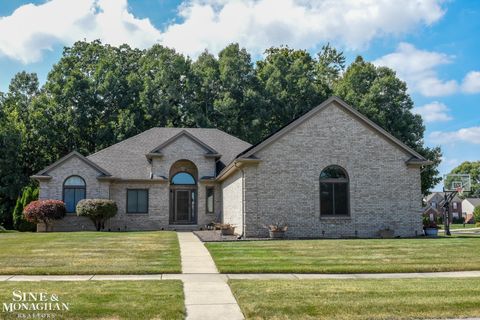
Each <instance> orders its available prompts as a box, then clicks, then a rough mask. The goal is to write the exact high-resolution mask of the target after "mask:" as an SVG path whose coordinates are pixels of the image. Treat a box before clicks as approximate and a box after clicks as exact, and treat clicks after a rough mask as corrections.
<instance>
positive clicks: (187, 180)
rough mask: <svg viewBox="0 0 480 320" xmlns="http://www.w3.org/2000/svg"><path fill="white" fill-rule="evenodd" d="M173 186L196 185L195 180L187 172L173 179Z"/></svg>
mask: <svg viewBox="0 0 480 320" xmlns="http://www.w3.org/2000/svg"><path fill="white" fill-rule="evenodd" d="M172 184H196V182H195V178H194V177H193V176H192V175H191V174H190V173H187V172H179V173H177V174H176V175H174V176H173V178H172Z"/></svg>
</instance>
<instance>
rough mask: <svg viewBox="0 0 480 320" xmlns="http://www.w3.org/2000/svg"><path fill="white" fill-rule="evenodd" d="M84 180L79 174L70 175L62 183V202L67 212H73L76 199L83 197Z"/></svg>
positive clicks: (84, 189)
mask: <svg viewBox="0 0 480 320" xmlns="http://www.w3.org/2000/svg"><path fill="white" fill-rule="evenodd" d="M85 191H86V184H85V180H83V178H82V177H79V176H71V177H68V178H67V179H65V182H64V183H63V202H65V207H66V209H67V212H75V208H76V207H77V203H78V201H80V200H82V199H85V194H86V192H85Z"/></svg>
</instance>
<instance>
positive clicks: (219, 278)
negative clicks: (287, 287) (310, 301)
mask: <svg viewBox="0 0 480 320" xmlns="http://www.w3.org/2000/svg"><path fill="white" fill-rule="evenodd" d="M479 277H480V271H453V272H414V273H345V274H339V273H336V274H328V273H217V274H214V273H190V274H189V273H183V274H178V273H164V274H118V275H117V274H112V275H93V274H91V275H61V276H49V275H40V276H28V275H6V276H1V275H0V281H148V280H181V281H191V282H208V281H209V280H212V281H213V282H224V283H227V281H228V280H230V279H232V280H233V279H240V280H273V279H275V280H282V279H283V280H303V279H305V280H306V279H418V278H479Z"/></svg>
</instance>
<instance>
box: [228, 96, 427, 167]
mask: <svg viewBox="0 0 480 320" xmlns="http://www.w3.org/2000/svg"><path fill="white" fill-rule="evenodd" d="M332 103H334V104H335V105H336V106H338V107H340V108H341V109H343V110H344V111H346V112H347V113H348V114H350V115H351V116H352V117H354V118H356V119H357V120H358V121H360V122H362V123H363V124H364V125H365V126H366V127H367V128H369V129H371V130H372V131H373V132H375V133H377V134H378V135H380V136H381V137H383V138H384V139H386V140H387V141H388V142H390V143H391V144H393V145H394V146H396V147H397V148H399V149H401V150H402V151H404V152H405V153H407V154H409V155H411V157H412V158H411V159H410V160H408V161H407V163H409V164H417V165H424V164H430V161H428V160H427V159H425V158H424V157H423V156H422V155H420V154H419V153H417V152H416V151H415V150H413V149H412V148H410V147H408V146H407V145H405V144H404V143H403V142H401V141H400V140H398V139H397V138H395V137H394V136H393V135H391V134H390V133H388V132H387V131H385V130H384V129H383V128H381V127H380V126H379V125H377V124H376V123H374V122H373V121H371V120H370V119H368V118H367V117H366V116H364V115H363V114H361V113H360V112H359V111H357V110H356V109H355V108H352V107H351V106H349V105H348V104H347V103H346V102H345V101H343V100H342V99H340V98H338V97H335V96H333V97H330V98H329V99H327V100H326V101H324V102H323V103H322V104H320V105H319V106H317V107H315V108H313V109H312V110H310V111H309V112H307V113H306V114H304V115H303V116H301V117H299V118H297V119H296V120H294V121H292V122H290V123H289V124H287V125H286V126H284V127H283V128H281V129H280V130H278V131H277V132H275V133H273V134H272V135H270V136H269V137H267V138H266V139H264V140H263V141H261V142H260V143H258V144H256V145H254V146H252V147H250V148H248V149H247V150H245V151H243V152H242V153H241V154H239V155H238V156H237V158H249V157H252V156H254V154H255V153H256V152H258V151H260V150H262V149H264V148H265V147H266V146H268V145H269V144H271V143H273V142H274V141H276V140H278V139H279V138H280V137H282V136H283V135H284V134H286V133H288V132H289V131H291V130H292V129H294V128H295V127H297V126H299V125H300V124H302V123H303V122H305V121H306V120H308V119H310V118H311V117H313V116H314V115H316V114H317V113H318V112H320V111H321V110H324V109H325V108H327V107H328V106H330V105H331V104H332Z"/></svg>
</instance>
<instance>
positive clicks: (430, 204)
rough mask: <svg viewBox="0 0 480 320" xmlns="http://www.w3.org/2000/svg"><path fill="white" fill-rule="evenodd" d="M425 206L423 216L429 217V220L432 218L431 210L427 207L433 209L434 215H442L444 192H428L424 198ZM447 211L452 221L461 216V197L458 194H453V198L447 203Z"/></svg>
mask: <svg viewBox="0 0 480 320" xmlns="http://www.w3.org/2000/svg"><path fill="white" fill-rule="evenodd" d="M425 202H426V205H427V208H426V210H425V212H424V216H427V217H429V219H430V220H432V213H433V212H432V211H431V210H428V209H429V208H432V209H435V211H436V212H437V214H436V215H434V216H435V217H443V213H444V210H445V208H444V207H443V204H444V203H445V193H444V192H433V193H431V194H429V195H428V196H427V197H426V199H425ZM449 208H450V209H449V212H450V222H452V220H453V219H458V218H460V217H462V216H463V215H462V212H463V211H462V199H461V198H460V197H459V196H458V195H455V196H454V197H453V199H452V200H451V201H450V205H449Z"/></svg>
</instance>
